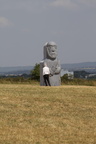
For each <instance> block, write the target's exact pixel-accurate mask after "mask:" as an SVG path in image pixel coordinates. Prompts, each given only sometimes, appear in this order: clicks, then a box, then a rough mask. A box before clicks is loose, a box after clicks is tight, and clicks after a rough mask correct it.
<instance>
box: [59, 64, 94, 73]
mask: <svg viewBox="0 0 96 144" xmlns="http://www.w3.org/2000/svg"><path fill="white" fill-rule="evenodd" d="M62 68H63V69H64V70H66V69H67V70H69V71H76V70H85V71H87V72H96V62H83V63H72V64H62Z"/></svg>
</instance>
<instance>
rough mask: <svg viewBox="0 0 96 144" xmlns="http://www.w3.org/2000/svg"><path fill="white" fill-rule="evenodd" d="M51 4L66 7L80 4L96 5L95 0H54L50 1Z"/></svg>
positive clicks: (75, 7) (73, 7)
mask: <svg viewBox="0 0 96 144" xmlns="http://www.w3.org/2000/svg"><path fill="white" fill-rule="evenodd" d="M50 5H51V6H54V7H64V8H66V9H77V8H79V7H80V6H81V5H84V6H88V7H96V0H54V1H52V2H50Z"/></svg>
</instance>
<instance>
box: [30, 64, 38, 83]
mask: <svg viewBox="0 0 96 144" xmlns="http://www.w3.org/2000/svg"><path fill="white" fill-rule="evenodd" d="M31 79H32V80H37V81H40V64H37V63H36V64H35V66H34V69H33V70H32V71H31Z"/></svg>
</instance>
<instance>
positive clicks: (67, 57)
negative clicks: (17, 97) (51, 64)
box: [0, 0, 96, 67]
mask: <svg viewBox="0 0 96 144" xmlns="http://www.w3.org/2000/svg"><path fill="white" fill-rule="evenodd" d="M50 41H54V42H55V43H56V44H57V48H58V59H60V62H61V64H65V63H80V62H96V0H0V67H6V66H8V67H9V66H34V65H35V64H36V63H40V61H41V60H42V59H43V46H44V44H45V43H46V42H50Z"/></svg>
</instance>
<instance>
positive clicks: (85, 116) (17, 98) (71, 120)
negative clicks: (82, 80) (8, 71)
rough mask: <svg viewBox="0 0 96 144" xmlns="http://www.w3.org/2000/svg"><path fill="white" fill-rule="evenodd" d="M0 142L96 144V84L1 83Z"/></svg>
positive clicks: (15, 143)
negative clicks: (45, 84)
mask: <svg viewBox="0 0 96 144" xmlns="http://www.w3.org/2000/svg"><path fill="white" fill-rule="evenodd" d="M0 144H96V87H93V86H60V87H44V86H42V87H40V86H32V85H31V84H28V85H22V84H13V85H12V84H0Z"/></svg>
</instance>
